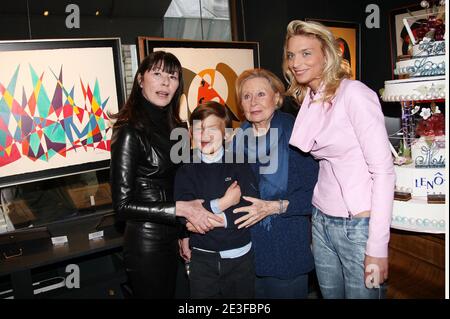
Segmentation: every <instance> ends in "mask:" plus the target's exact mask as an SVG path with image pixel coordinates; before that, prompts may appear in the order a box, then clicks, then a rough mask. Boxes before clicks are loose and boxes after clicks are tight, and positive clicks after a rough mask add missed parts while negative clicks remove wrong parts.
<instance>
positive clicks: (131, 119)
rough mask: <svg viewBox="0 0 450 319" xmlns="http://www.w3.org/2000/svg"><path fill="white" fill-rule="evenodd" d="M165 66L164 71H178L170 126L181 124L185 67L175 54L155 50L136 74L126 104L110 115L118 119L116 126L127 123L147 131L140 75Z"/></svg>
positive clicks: (170, 107)
mask: <svg viewBox="0 0 450 319" xmlns="http://www.w3.org/2000/svg"><path fill="white" fill-rule="evenodd" d="M161 66H163V71H164V72H167V73H170V74H174V73H175V72H178V79H179V85H178V88H177V90H176V91H175V94H174V96H173V98H172V101H171V102H170V104H169V106H168V114H169V127H170V128H171V129H172V128H174V127H177V126H179V125H181V123H182V121H181V119H180V114H179V113H180V98H181V95H182V94H183V85H184V83H183V69H182V67H181V63H180V61H179V60H178V59H177V57H176V56H175V55H173V54H172V53H169V52H164V51H155V52H152V53H150V54H149V55H148V56H146V57H145V58H144V60H142V62H141V64H140V65H139V68H138V70H137V72H136V75H135V76H134V80H133V87H132V88H131V92H130V96H129V97H128V99H127V101H126V102H125V105H124V106H123V107H122V108H121V109H120V111H119V112H118V113H116V114H113V115H110V117H111V118H112V119H117V121H116V122H115V124H114V127H120V126H122V125H124V124H126V123H129V124H131V125H133V126H134V127H135V128H137V129H138V130H141V131H146V130H147V127H148V123H147V122H146V121H145V120H146V119H147V117H148V116H147V112H145V110H144V108H143V106H142V103H140V99H141V98H142V92H141V91H142V88H141V87H140V85H139V77H140V76H144V74H145V72H147V71H150V70H152V69H154V68H160V67H161Z"/></svg>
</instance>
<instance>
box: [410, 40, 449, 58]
mask: <svg viewBox="0 0 450 319" xmlns="http://www.w3.org/2000/svg"><path fill="white" fill-rule="evenodd" d="M412 54H413V57H424V56H433V55H445V41H428V42H425V41H421V42H420V43H419V44H416V45H413V52H412Z"/></svg>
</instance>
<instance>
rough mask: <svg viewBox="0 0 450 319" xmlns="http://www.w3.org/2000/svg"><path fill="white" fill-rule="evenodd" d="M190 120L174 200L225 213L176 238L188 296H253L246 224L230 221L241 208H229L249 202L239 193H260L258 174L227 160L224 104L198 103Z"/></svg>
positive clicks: (228, 125)
mask: <svg viewBox="0 0 450 319" xmlns="http://www.w3.org/2000/svg"><path fill="white" fill-rule="evenodd" d="M189 121H190V124H191V126H190V127H191V130H192V131H191V134H192V137H193V143H194V151H193V156H192V161H191V163H189V164H185V165H183V166H182V167H181V168H180V169H179V170H178V172H177V175H176V177H175V189H174V197H175V200H176V201H178V200H191V199H203V200H204V204H203V205H204V206H205V208H206V209H208V210H209V211H211V212H214V213H215V214H220V215H221V216H222V217H223V219H224V225H215V226H221V227H215V228H214V229H213V230H211V231H209V232H207V233H206V234H197V233H190V236H189V238H185V239H182V240H181V241H180V251H181V255H182V257H183V258H184V259H185V260H186V261H190V274H189V282H190V290H191V298H253V297H254V278H255V271H254V261H253V251H252V249H251V245H252V244H251V239H250V230H249V229H248V228H242V229H237V226H236V225H235V224H234V221H235V220H236V219H238V218H239V217H241V216H242V215H244V213H238V214H234V213H233V209H234V208H237V207H241V206H246V205H248V202H246V201H245V200H243V199H242V198H241V195H244V196H253V197H259V193H258V188H257V187H258V186H257V185H258V183H257V180H256V179H255V176H254V175H253V172H252V170H251V168H250V166H249V165H248V164H246V163H242V164H240V163H239V164H238V163H235V161H234V160H233V161H232V162H231V163H227V162H226V159H227V161H228V159H229V157H230V156H229V155H230V154H226V153H227V152H228V151H225V149H224V141H225V138H226V136H225V129H226V128H231V127H232V126H231V116H230V114H229V112H227V109H226V108H225V107H224V106H223V105H221V104H219V103H217V102H213V101H210V102H206V103H204V104H201V105H199V106H198V107H197V108H196V109H195V110H194V112H193V113H192V114H191V117H190V119H189ZM231 158H233V156H231Z"/></svg>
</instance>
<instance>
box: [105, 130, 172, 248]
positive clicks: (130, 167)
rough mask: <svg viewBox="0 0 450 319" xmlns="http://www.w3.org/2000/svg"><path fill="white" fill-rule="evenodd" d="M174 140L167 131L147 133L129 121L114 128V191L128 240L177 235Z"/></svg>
mask: <svg viewBox="0 0 450 319" xmlns="http://www.w3.org/2000/svg"><path fill="white" fill-rule="evenodd" d="M172 143H173V142H172V141H170V140H169V138H168V137H167V136H165V135H164V134H161V133H158V132H155V131H153V132H151V133H149V134H146V133H144V132H141V131H138V130H136V129H135V128H133V127H132V126H131V125H129V124H125V125H123V126H121V127H120V128H116V129H114V132H113V137H112V144H111V172H110V173H111V191H112V201H113V207H114V210H115V212H116V214H117V217H118V219H119V220H122V221H126V222H127V229H126V233H125V241H127V240H128V241H130V240H131V241H134V239H136V240H138V242H137V243H136V242H135V244H137V245H139V239H140V238H142V236H144V237H146V238H148V239H155V240H159V241H162V242H167V241H172V240H174V239H176V238H177V237H178V227H177V224H176V217H175V204H174V202H173V182H174V177H175V173H176V168H177V167H176V165H175V164H173V163H172V161H171V160H170V148H171V146H172ZM127 233H128V234H127ZM133 233H134V235H133ZM136 236H137V237H139V238H137V237H136ZM127 237H128V238H127ZM125 244H127V243H126V242H125Z"/></svg>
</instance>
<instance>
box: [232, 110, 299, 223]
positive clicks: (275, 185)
mask: <svg viewBox="0 0 450 319" xmlns="http://www.w3.org/2000/svg"><path fill="white" fill-rule="evenodd" d="M292 127H293V119H291V116H290V115H289V114H285V113H282V112H281V111H275V113H274V115H273V117H272V120H271V122H270V130H269V131H268V132H267V134H266V135H265V136H260V137H256V138H255V136H254V133H253V129H252V125H251V123H249V122H248V121H245V122H244V123H243V124H242V125H241V129H242V131H238V133H237V134H236V137H235V145H234V147H235V151H237V152H239V151H240V150H242V149H243V150H244V153H245V156H246V158H247V159H248V161H249V162H250V164H251V166H252V169H253V171H254V173H255V174H256V176H258V177H259V192H260V195H261V199H264V200H278V199H285V198H286V197H287V184H288V173H289V138H290V137H291V133H292ZM272 129H277V132H275V130H272ZM247 130H248V131H247ZM249 132H251V134H249ZM245 133H247V134H245ZM273 134H277V135H276V136H274V135H273ZM245 136H249V137H250V138H249V139H246V138H245ZM255 142H256V143H255ZM242 144H243V145H242ZM258 146H259V147H258ZM255 159H256V163H255ZM276 217H277V215H269V216H267V217H266V218H264V219H263V220H261V221H260V222H259V223H258V224H256V225H255V226H262V227H264V229H266V230H270V229H271V228H272V220H273V218H276Z"/></svg>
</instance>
